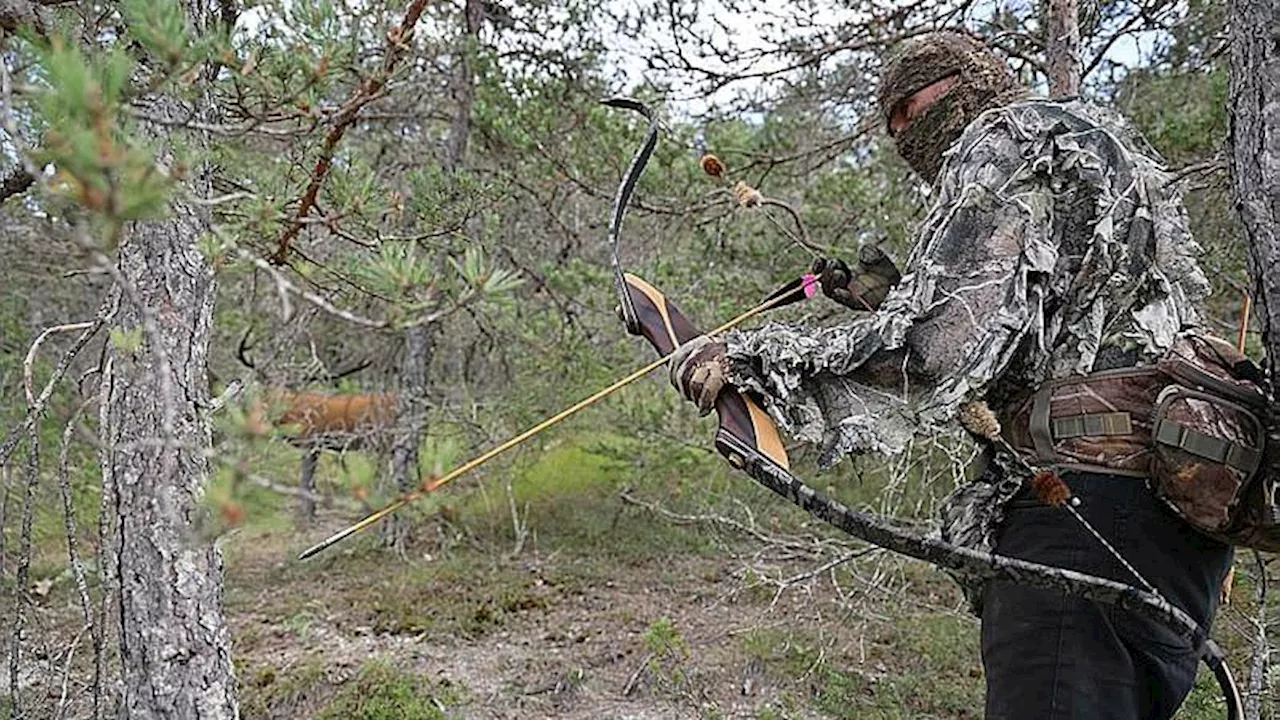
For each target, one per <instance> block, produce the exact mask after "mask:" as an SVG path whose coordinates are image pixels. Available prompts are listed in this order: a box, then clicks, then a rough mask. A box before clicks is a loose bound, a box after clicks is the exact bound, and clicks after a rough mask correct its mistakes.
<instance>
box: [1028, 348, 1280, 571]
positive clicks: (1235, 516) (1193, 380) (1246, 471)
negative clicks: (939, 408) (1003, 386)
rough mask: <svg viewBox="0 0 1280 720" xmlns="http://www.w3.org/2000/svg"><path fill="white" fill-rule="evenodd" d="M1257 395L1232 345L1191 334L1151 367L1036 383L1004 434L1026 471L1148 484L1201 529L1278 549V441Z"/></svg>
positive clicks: (1258, 379)
mask: <svg viewBox="0 0 1280 720" xmlns="http://www.w3.org/2000/svg"><path fill="white" fill-rule="evenodd" d="M1264 388H1265V380H1264V378H1263V374H1262V371H1261V369H1259V368H1258V366H1257V365H1255V364H1254V363H1253V362H1252V361H1251V360H1249V358H1248V357H1246V356H1245V355H1243V354H1242V353H1240V352H1239V351H1237V350H1236V349H1235V348H1234V347H1232V346H1231V344H1230V343H1228V342H1226V341H1225V340H1221V339H1219V338H1215V337H1211V336H1207V335H1201V334H1195V333H1188V334H1184V335H1181V336H1179V337H1178V339H1177V340H1176V341H1175V342H1174V344H1173V346H1172V347H1171V348H1170V349H1169V351H1168V352H1166V353H1165V355H1164V356H1163V357H1162V358H1161V359H1160V361H1159V362H1157V363H1156V364H1155V365H1151V366H1142V367H1132V368H1119V369H1114V370H1104V371H1101V372H1096V373H1092V374H1089V375H1084V376H1078V377H1072V378H1064V379H1061V380H1054V381H1051V382H1048V383H1045V384H1043V385H1041V386H1040V387H1039V388H1037V389H1036V391H1035V392H1034V393H1033V394H1032V395H1031V396H1030V397H1027V398H1025V399H1024V400H1022V401H1021V402H1018V403H1015V404H1014V405H1013V406H1012V407H1011V409H1010V412H1008V413H1007V414H1006V417H1007V421H1006V422H1005V423H1004V427H1005V433H1006V436H1007V439H1008V440H1009V442H1010V444H1011V445H1012V446H1013V447H1014V448H1015V449H1016V450H1017V451H1018V452H1019V453H1021V454H1023V455H1024V457H1025V458H1026V459H1027V460H1028V461H1029V462H1032V463H1039V464H1052V465H1056V466H1057V467H1059V468H1061V469H1064V470H1080V471H1088V472H1102V473H1109V474H1113V475H1125V476H1130V477H1138V478H1146V479H1148V480H1149V481H1150V483H1151V485H1152V487H1153V488H1154V489H1155V491H1156V493H1157V494H1158V495H1159V496H1160V498H1161V499H1162V500H1164V502H1165V503H1166V504H1168V505H1169V507H1171V508H1172V509H1173V510H1174V512H1176V513H1177V514H1178V515H1179V516H1181V517H1182V518H1183V519H1184V520H1186V521H1187V523H1188V524H1190V525H1191V526H1192V527H1194V528H1196V529H1197V530H1199V531H1201V532H1203V533H1205V534H1207V535H1210V536H1211V537H1214V538H1217V539H1219V540H1221V541H1223V542H1227V543H1231V544H1234V545H1242V546H1245V547H1252V548H1257V549H1260V550H1272V551H1274V550H1280V440H1277V439H1276V438H1275V435H1276V433H1275V430H1274V427H1273V422H1272V419H1271V417H1270V415H1271V413H1270V412H1269V409H1268V408H1269V403H1268V397H1267V392H1266V391H1265V389H1264ZM1269 438H1270V439H1269Z"/></svg>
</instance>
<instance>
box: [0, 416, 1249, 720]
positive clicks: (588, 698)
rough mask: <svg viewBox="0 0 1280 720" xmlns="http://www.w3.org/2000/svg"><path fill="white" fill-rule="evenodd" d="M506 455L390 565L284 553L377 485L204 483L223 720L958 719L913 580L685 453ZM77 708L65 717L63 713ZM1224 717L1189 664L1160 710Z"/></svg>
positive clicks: (332, 525)
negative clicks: (222, 574)
mask: <svg viewBox="0 0 1280 720" xmlns="http://www.w3.org/2000/svg"><path fill="white" fill-rule="evenodd" d="M527 458H528V459H527V460H526V461H522V462H519V463H516V464H513V465H510V466H507V467H503V468H500V469H497V470H491V471H490V472H489V473H488V474H484V475H482V476H481V477H475V478H471V479H470V480H469V481H468V482H463V483H459V484H458V485H457V486H451V487H450V488H449V491H448V492H440V493H436V494H433V495H432V496H430V497H428V498H427V499H425V500H423V501H422V502H419V503H417V504H415V505H414V506H412V507H411V508H409V509H408V510H407V511H406V512H404V513H402V514H401V515H400V516H399V517H400V518H401V519H402V520H403V522H404V526H405V527H408V528H409V529H410V530H411V534H412V539H411V541H410V542H409V543H408V544H407V545H406V549H405V551H404V552H401V553H398V554H397V553H394V552H391V551H389V550H385V549H381V548H380V547H379V530H377V529H374V530H369V531H366V532H365V533H363V534H362V535H359V536H356V537H354V538H351V539H350V540H348V541H345V542H343V543H341V544H339V545H337V546H335V547H333V548H331V549H329V550H327V551H325V552H323V553H321V554H320V555H318V556H316V557H314V558H312V559H310V560H307V561H298V560H296V557H297V554H298V552H299V551H301V550H302V549H303V548H305V547H307V546H309V545H311V544H312V543H314V542H316V541H318V540H320V539H322V538H324V537H326V536H328V535H329V534H330V533H332V532H333V531H335V530H337V529H339V528H341V527H343V526H344V525H345V524H347V523H349V522H351V521H353V520H355V519H357V518H359V517H360V516H362V515H363V514H364V510H365V509H366V508H365V507H362V506H361V505H362V502H361V501H359V500H357V498H361V497H366V493H365V492H364V491H360V490H359V488H360V487H367V486H368V485H370V484H372V481H370V480H369V479H368V478H369V477H374V476H377V473H376V472H372V470H371V469H370V468H366V469H365V470H361V469H360V468H359V467H358V462H353V463H352V465H353V466H356V467H353V468H352V469H350V470H344V469H339V468H338V467H337V465H336V463H333V462H331V461H330V460H326V461H325V462H324V463H322V466H321V472H322V474H323V475H324V476H327V477H328V478H330V479H331V481H332V483H333V484H332V485H331V486H329V487H326V489H325V495H326V497H328V498H329V499H330V500H331V501H332V502H331V505H330V506H326V507H322V508H321V509H320V513H319V516H318V517H317V518H316V519H315V520H314V521H312V522H311V523H309V524H305V525H302V526H299V524H298V523H297V522H296V521H295V518H294V511H295V506H296V500H295V499H294V498H292V497H289V496H288V495H287V494H281V493H279V492H278V491H275V490H267V489H264V488H263V487H261V484H262V483H259V484H257V485H255V484H254V483H243V482H238V481H235V480H234V479H232V476H231V474H230V473H227V472H223V473H221V474H220V476H219V479H218V481H217V482H215V483H214V486H213V487H212V488H211V489H210V492H209V499H208V502H209V508H210V510H212V511H214V512H212V513H211V516H214V517H216V516H218V515H219V514H220V513H219V511H222V513H224V514H225V513H226V512H227V511H228V510H229V509H232V508H235V509H236V512H235V513H232V514H235V515H237V516H239V515H240V513H241V511H242V510H243V511H244V514H243V517H241V518H240V519H241V520H242V522H241V523H240V524H239V525H238V526H237V527H235V528H234V529H228V528H225V527H224V528H221V529H218V528H208V529H207V530H208V531H209V532H213V533H216V534H217V536H218V544H219V545H220V547H221V548H222V549H223V552H224V557H225V568H226V586H225V604H226V614H227V617H228V619H229V622H230V625H231V631H232V641H233V647H232V656H233V661H234V663H235V670H236V675H237V679H238V681H239V684H240V702H241V708H242V711H243V716H244V717H245V718H246V719H247V720H265V719H272V720H274V719H277V718H279V719H282V720H283V719H284V718H288V719H289V720H294V719H296V718H306V719H316V720H445V719H447V718H467V719H470V718H480V719H484V718H567V719H568V720H610V719H613V718H619V719H622V718H635V719H637V720H649V719H659V718H662V719H666V718H671V719H676V720H678V719H683V718H707V719H712V718H755V719H759V720H774V719H777V720H781V719H782V718H794V719H801V718H805V719H807V718H877V719H878V718H945V719H948V720H950V719H955V720H959V719H961V718H979V717H981V716H982V711H981V706H982V695H983V678H982V668H981V663H980V659H979V648H978V624H977V621H976V620H975V619H974V618H972V617H971V616H970V615H969V614H968V613H967V612H965V609H964V603H963V599H962V597H961V594H960V592H959V590H958V588H957V586H956V585H955V584H954V583H953V582H951V580H950V579H948V578H947V576H946V575H944V574H943V573H941V572H939V571H937V570H936V569H934V568H932V567H930V566H927V565H924V564H921V563H917V562H914V561H907V560H903V559H901V558H898V557H896V556H893V555H891V554H889V553H886V552H882V551H879V550H875V549H869V548H867V547H866V546H865V545H863V544H861V543H858V542H856V541H854V540H853V539H851V538H848V537H847V536H843V535H840V534H838V533H836V532H834V531H832V530H830V529H829V528H827V527H825V526H824V525H822V524H821V523H817V522H816V521H813V520H812V519H811V518H809V517H808V516H807V515H805V514H804V513H802V512H800V511H799V510H796V509H795V508H793V507H791V506H789V505H787V504H786V503H784V502H782V501H781V500H779V499H778V498H776V497H775V496H773V495H771V494H769V493H768V492H767V491H765V490H763V489H761V488H759V487H757V486H755V485H754V484H753V483H750V482H747V481H744V480H743V479H742V478H741V477H740V476H738V475H735V474H732V473H730V472H728V471H727V470H725V469H724V468H723V467H722V465H723V464H722V463H720V461H719V459H718V457H716V456H714V455H712V454H709V453H701V454H698V453H691V454H689V455H687V456H679V455H678V454H677V453H673V452H671V451H670V450H669V449H668V450H661V451H655V452H652V453H650V452H649V451H647V450H645V449H644V447H643V446H618V445H617V444H616V442H615V441H614V440H611V439H608V438H604V439H602V438H601V437H599V436H597V435H592V436H590V438H589V439H588V440H585V441H584V440H581V439H577V440H570V441H556V442H551V443H548V444H547V446H545V447H543V448H542V449H541V450H540V451H539V452H538V453H530V454H529V455H528V456H527ZM243 467H253V468H255V470H256V471H257V472H258V473H260V474H261V475H260V476H259V478H258V479H259V480H265V479H267V478H269V481H268V482H266V484H269V485H273V486H274V487H276V488H277V489H278V488H280V487H286V488H287V479H288V478H289V477H290V476H291V475H293V473H294V472H296V468H297V459H296V454H294V453H292V452H291V451H290V450H289V449H287V448H280V447H276V444H272V445H271V447H270V448H267V450H266V451H265V452H264V454H262V455H260V456H257V457H250V458H247V459H246V461H245V462H244V464H243ZM362 473H363V475H364V477H365V479H363V480H361V479H359V477H360V476H361V475H362ZM829 482H832V483H833V485H829V486H827V487H826V488H825V489H826V490H828V491H829V492H833V493H835V494H837V495H838V496H839V497H840V498H841V499H842V500H844V501H845V502H848V503H850V504H854V505H859V506H864V507H865V506H873V503H874V502H875V501H876V499H877V498H879V499H883V498H884V497H885V494H886V492H885V490H884V488H883V486H877V485H876V484H875V480H874V478H872V477H869V476H859V477H857V478H848V477H847V476H846V479H844V480H842V479H839V478H836V479H833V480H829ZM46 485H50V484H46ZM42 492H46V493H52V492H53V490H52V489H51V488H46V489H44V490H42ZM919 500H920V498H919V497H913V496H910V494H909V493H908V494H907V495H903V496H901V497H900V498H899V501H901V502H902V503H903V504H904V506H917V505H916V504H917V501H919ZM367 502H368V504H369V505H373V506H376V505H377V504H378V502H380V499H378V498H368V499H367ZM97 504H98V501H97V498H96V496H95V494H94V493H90V492H87V491H86V492H84V493H82V496H80V497H78V499H77V505H78V506H80V507H81V510H80V512H81V513H82V515H81V517H84V518H87V520H86V521H85V522H84V523H83V525H82V532H81V534H82V543H83V545H82V547H90V546H92V544H93V543H94V542H95V540H96V538H95V535H94V533H95V532H96V531H95V530H94V529H93V523H92V522H91V521H90V520H88V518H91V517H92V510H93V509H94V508H96V507H97ZM37 507H38V508H39V511H38V512H37V514H36V517H35V533H34V537H35V540H36V552H35V557H34V561H33V565H32V568H31V580H32V582H31V586H32V588H33V602H34V604H33V605H32V606H31V607H30V611H31V612H30V615H29V617H28V619H27V623H28V625H27V627H28V628H29V630H28V633H27V636H28V638H29V642H30V644H31V646H32V647H31V648H30V649H29V650H27V651H26V652H27V655H26V656H25V659H24V663H23V665H22V669H20V671H19V675H18V684H19V686H20V687H23V688H24V691H25V693H26V694H27V695H28V698H29V701H30V702H31V703H33V707H36V706H39V705H40V704H41V703H43V705H44V706H47V707H53V706H55V705H58V706H60V705H61V704H62V702H61V699H60V698H65V697H67V692H68V686H67V683H66V667H67V666H68V665H69V664H70V661H71V653H72V652H73V651H74V650H75V648H76V647H77V645H79V646H80V647H81V650H80V652H79V653H77V654H76V655H75V658H74V659H75V664H76V667H77V669H78V670H80V671H81V674H82V675H83V674H84V673H87V672H88V671H89V670H90V667H89V664H90V658H91V655H92V653H90V652H89V650H88V649H85V645H87V639H86V637H85V629H84V623H83V620H82V618H81V613H80V610H79V603H78V601H77V597H78V595H77V593H76V588H75V585H74V583H73V582H72V580H71V574H70V571H69V570H68V568H67V561H66V557H67V555H66V545H65V533H64V530H63V524H62V516H61V512H60V507H61V505H60V503H59V502H58V501H57V499H56V498H55V497H53V496H52V495H51V496H49V497H47V498H44V499H42V500H41V502H39V503H38V504H37ZM9 539H10V540H13V539H14V538H12V537H11V538H9ZM10 547H13V545H10ZM89 569H90V572H91V575H92V573H93V571H94V568H93V566H92V565H91V566H90V568H89ZM90 591H91V592H93V593H94V594H95V596H96V594H97V589H96V587H91V588H90ZM1251 592H1252V589H1251V588H1250V587H1249V586H1248V582H1247V581H1245V582H1241V581H1237V584H1236V590H1235V597H1236V598H1239V599H1242V602H1237V603H1235V604H1234V605H1233V607H1232V608H1231V609H1230V610H1229V611H1228V612H1227V614H1226V615H1225V616H1224V617H1220V618H1219V621H1218V627H1217V628H1216V630H1217V632H1215V635H1217V636H1218V640H1219V642H1220V643H1222V644H1224V645H1225V646H1226V647H1227V648H1228V650H1229V652H1230V653H1231V657H1232V664H1233V666H1234V667H1235V668H1236V673H1237V677H1240V678H1242V679H1243V678H1244V677H1247V672H1245V666H1246V665H1247V663H1248V660H1249V651H1248V647H1247V640H1245V639H1244V638H1247V637H1249V633H1250V632H1251V630H1250V626H1249V624H1248V623H1249V620H1248V618H1250V617H1252V614H1251V613H1252V612H1253V611H1252V610H1251V609H1250V608H1249V604H1248V598H1249V596H1250V593H1251ZM7 637H8V634H7V633H5V634H4V635H3V636H0V650H3V649H4V645H5V643H4V642H3V641H4V640H5V639H7ZM68 647H70V648H71V649H70V650H68V649H67V648H68ZM6 654H7V653H6ZM3 665H4V667H0V687H7V686H8V684H9V680H8V663H4V664H3ZM82 666H83V667H82ZM77 682H83V680H80V681H77ZM74 688H75V683H73V685H72V689H73V690H74ZM78 697H79V696H78V695H77V694H76V693H75V692H72V695H71V701H72V710H73V711H72V713H71V715H69V716H79V715H80V713H79V711H78V710H77V709H76V708H77V706H78V705H80V704H82V703H81V702H80V701H79V700H77V699H76V698H78ZM7 714H8V713H7V712H6V709H5V707H4V705H3V704H0V719H2V718H4V717H5V716H6V715H7ZM49 716H50V717H52V716H53V715H52V714H50V715H49ZM1223 716H1224V712H1223V706H1222V703H1221V701H1220V700H1219V699H1218V698H1217V696H1216V693H1215V692H1214V688H1213V687H1212V681H1211V678H1209V677H1208V676H1207V675H1206V674H1205V673H1201V677H1200V682H1199V683H1198V685H1197V689H1196V690H1195V691H1194V692H1193V694H1192V696H1191V698H1190V699H1189V701H1188V703H1187V705H1186V706H1185V707H1184V710H1183V712H1182V713H1180V714H1179V716H1178V717H1179V718H1180V720H1201V719H1204V720H1208V719H1209V718H1213V719H1214V720H1217V719H1218V718H1221V717H1223ZM1268 716H1269V715H1268Z"/></svg>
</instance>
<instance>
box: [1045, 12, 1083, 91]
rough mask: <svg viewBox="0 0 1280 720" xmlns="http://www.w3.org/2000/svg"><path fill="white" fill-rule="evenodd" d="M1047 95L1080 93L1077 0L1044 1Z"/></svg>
mask: <svg viewBox="0 0 1280 720" xmlns="http://www.w3.org/2000/svg"><path fill="white" fill-rule="evenodd" d="M1044 15H1045V17H1044V24H1045V35H1046V36H1045V48H1046V51H1045V55H1046V59H1047V61H1048V62H1047V66H1048V73H1049V97H1051V98H1055V99H1056V98H1064V97H1071V96H1073V95H1079V94H1080V20H1079V5H1078V3H1077V0H1048V2H1047V3H1046V4H1045V11H1044Z"/></svg>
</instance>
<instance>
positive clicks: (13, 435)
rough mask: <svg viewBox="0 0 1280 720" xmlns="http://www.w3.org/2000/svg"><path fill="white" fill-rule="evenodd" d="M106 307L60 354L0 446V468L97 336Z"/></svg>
mask: <svg viewBox="0 0 1280 720" xmlns="http://www.w3.org/2000/svg"><path fill="white" fill-rule="evenodd" d="M107 312H108V310H107V305H106V304H104V306H103V308H102V310H100V311H99V313H98V317H97V318H96V319H95V320H94V321H93V325H92V326H91V327H89V328H88V329H86V330H85V331H84V332H83V333H81V334H80V337H78V338H76V341H75V342H74V343H72V345H71V347H70V348H68V349H67V351H66V352H65V353H63V354H62V358H61V359H60V360H59V361H58V365H57V367H55V368H54V369H53V374H52V375H51V376H50V377H49V381H48V382H47V383H45V386H44V389H42V390H41V391H40V395H39V396H38V397H36V399H35V402H34V403H32V404H31V405H30V406H29V407H28V408H27V415H26V417H25V418H24V419H23V421H22V422H21V423H20V424H19V425H18V426H17V427H16V428H13V429H12V430H11V432H10V433H9V436H8V437H9V439H8V440H6V441H5V442H4V444H3V445H0V467H4V465H5V464H6V463H8V462H9V456H10V455H12V454H13V451H14V449H15V448H17V446H18V443H19V442H21V440H22V438H23V437H24V435H25V434H26V433H27V432H28V431H29V430H30V429H31V428H33V427H35V425H36V423H37V422H39V421H40V418H42V417H44V410H45V406H46V405H47V404H48V402H49V398H50V397H51V396H52V395H53V389H54V387H56V386H57V384H58V383H59V382H61V381H62V378H63V377H64V376H65V375H66V374H67V370H68V369H69V368H70V366H71V361H72V360H74V359H75V358H76V356H77V355H79V354H80V351H81V350H83V349H84V346H85V345H86V344H88V342H89V339H90V338H92V337H93V336H94V335H95V334H97V332H98V330H99V329H100V328H101V327H102V324H103V322H105V318H106V315H107Z"/></svg>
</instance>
